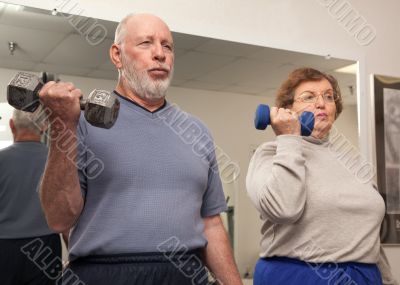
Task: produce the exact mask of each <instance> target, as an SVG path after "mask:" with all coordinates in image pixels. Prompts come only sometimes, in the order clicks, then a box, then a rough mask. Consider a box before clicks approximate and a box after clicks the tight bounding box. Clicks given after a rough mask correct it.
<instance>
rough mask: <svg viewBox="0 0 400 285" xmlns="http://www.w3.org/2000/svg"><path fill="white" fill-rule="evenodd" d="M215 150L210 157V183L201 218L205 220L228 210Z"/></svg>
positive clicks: (204, 196)
mask: <svg viewBox="0 0 400 285" xmlns="http://www.w3.org/2000/svg"><path fill="white" fill-rule="evenodd" d="M214 149H215V148H214V147H213V150H212V152H211V154H210V156H209V161H210V163H209V165H210V166H209V170H208V183H207V189H206V191H205V193H204V195H203V204H202V207H201V216H202V217H203V218H205V217H209V216H214V215H217V214H220V213H221V212H224V211H226V210H227V209H228V208H227V205H226V201H225V195H224V191H223V188H222V182H221V178H220V176H219V169H218V164H217V159H216V155H215V150H214Z"/></svg>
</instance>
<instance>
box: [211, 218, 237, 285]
mask: <svg viewBox="0 0 400 285" xmlns="http://www.w3.org/2000/svg"><path fill="white" fill-rule="evenodd" d="M204 233H205V236H206V238H207V240H208V244H207V247H206V248H205V251H204V257H205V263H206V266H207V268H208V269H209V270H210V271H211V272H212V274H213V275H214V277H215V278H216V279H217V280H218V282H219V284H224V285H241V284H242V281H241V279H240V275H239V272H238V270H237V266H236V264H235V261H234V257H233V254H232V249H231V246H230V242H229V239H228V235H227V233H226V231H225V228H224V226H223V224H222V221H221V218H220V217H219V215H217V216H214V217H211V218H206V219H205V230H204Z"/></svg>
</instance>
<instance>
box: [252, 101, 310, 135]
mask: <svg viewBox="0 0 400 285" xmlns="http://www.w3.org/2000/svg"><path fill="white" fill-rule="evenodd" d="M299 120H300V125H301V135H302V136H309V135H311V133H312V131H313V129H314V122H315V120H314V114H313V113H311V112H307V111H306V112H303V113H302V114H301V115H300V117H299ZM270 124H271V118H270V109H269V106H268V105H264V104H260V105H258V107H257V110H256V114H255V118H254V126H255V128H256V129H257V130H265V129H266V128H267V126H268V125H270Z"/></svg>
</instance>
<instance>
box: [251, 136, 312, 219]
mask: <svg viewBox="0 0 400 285" xmlns="http://www.w3.org/2000/svg"><path fill="white" fill-rule="evenodd" d="M304 184H305V159H304V157H303V155H302V138H301V137H300V136H294V135H281V136H278V137H277V138H276V142H270V143H265V144H263V145H261V146H260V147H259V148H258V149H257V150H256V152H255V153H254V155H253V158H252V159H251V161H250V165H249V170H248V172H247V178H246V188H247V193H248V195H249V197H250V199H251V201H252V202H253V204H254V205H255V207H256V208H257V209H258V211H259V212H260V213H261V216H262V217H263V218H266V219H268V220H270V221H272V222H273V223H278V224H289V223H294V222H296V221H297V220H298V219H299V218H300V217H301V215H302V213H303V210H304V206H305V201H306V191H305V185H304Z"/></svg>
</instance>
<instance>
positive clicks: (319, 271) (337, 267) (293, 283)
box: [253, 257, 382, 285]
mask: <svg viewBox="0 0 400 285" xmlns="http://www.w3.org/2000/svg"><path fill="white" fill-rule="evenodd" d="M253 284H254V285H382V279H381V274H380V272H379V269H378V267H377V266H376V265H375V264H367V263H357V262H345V263H306V262H304V261H300V260H297V259H293V258H287V257H271V258H265V259H263V258H261V259H259V260H258V262H257V264H256V268H255V272H254V283H253Z"/></svg>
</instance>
